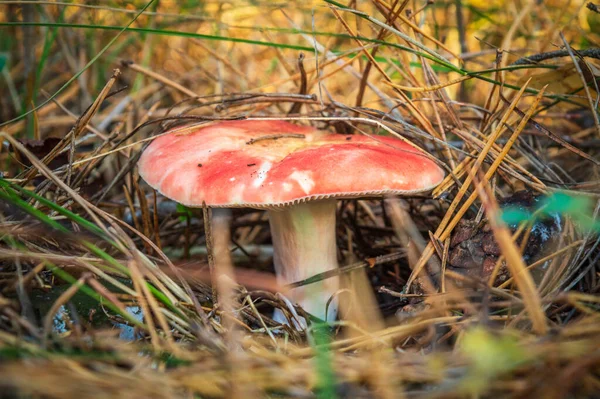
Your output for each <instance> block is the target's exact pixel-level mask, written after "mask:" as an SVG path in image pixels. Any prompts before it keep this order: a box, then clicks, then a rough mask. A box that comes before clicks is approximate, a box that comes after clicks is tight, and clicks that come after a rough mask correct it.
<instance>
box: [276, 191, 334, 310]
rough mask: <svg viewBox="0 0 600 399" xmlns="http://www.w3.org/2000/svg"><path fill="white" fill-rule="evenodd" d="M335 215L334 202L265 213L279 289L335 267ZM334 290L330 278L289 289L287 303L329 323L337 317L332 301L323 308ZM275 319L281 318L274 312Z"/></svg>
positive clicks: (328, 201)
mask: <svg viewBox="0 0 600 399" xmlns="http://www.w3.org/2000/svg"><path fill="white" fill-rule="evenodd" d="M335 213H336V201H335V200H321V201H312V202H307V203H302V204H298V205H293V206H290V207H286V208H284V209H282V210H271V211H269V223H270V225H271V236H272V239H273V262H274V264H275V272H276V273H277V280H278V282H279V283H280V284H281V285H284V284H290V283H293V282H296V281H301V280H304V279H307V278H309V277H312V276H314V275H316V274H319V273H323V272H326V271H328V270H332V269H335V268H337V267H338V262H337V252H336V241H335V239H336V236H335ZM338 288H339V278H338V277H331V278H328V279H325V280H323V281H320V282H317V283H313V284H308V285H306V286H302V287H298V288H293V289H292V290H291V291H290V294H289V299H291V300H292V302H295V303H298V304H299V305H300V306H301V307H302V308H303V309H304V310H306V311H307V312H308V313H310V314H311V315H313V316H315V317H318V318H320V319H322V320H327V321H333V320H335V317H336V315H337V302H336V301H335V300H332V301H331V302H330V304H329V307H328V308H327V301H328V300H329V298H330V297H331V296H332V295H333V294H335V292H336V291H337V290H338ZM326 308H327V311H326ZM275 318H276V319H280V318H282V315H281V314H280V313H277V312H276V313H275ZM278 321H282V320H278ZM301 322H303V320H302V321H301Z"/></svg>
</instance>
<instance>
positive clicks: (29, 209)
mask: <svg viewBox="0 0 600 399" xmlns="http://www.w3.org/2000/svg"><path fill="white" fill-rule="evenodd" d="M1 182H2V179H0V184H1ZM6 189H7V187H6V186H4V191H3V190H0V199H3V200H5V201H7V202H10V203H12V204H14V205H16V206H17V207H19V208H20V209H22V210H23V211H25V212H26V213H28V214H30V215H31V216H33V217H35V218H36V219H38V220H40V221H42V222H43V223H45V224H47V225H48V226H50V227H52V228H54V229H56V230H58V231H60V232H61V233H65V234H72V231H70V230H69V229H67V228H66V227H65V226H63V225H61V224H60V223H58V222H57V221H55V220H53V219H52V218H50V217H49V216H48V215H46V214H45V213H43V212H42V211H40V210H39V209H36V208H34V207H33V206H31V205H30V204H28V203H27V202H26V201H23V200H22V199H21V198H19V197H18V196H17V195H16V192H14V191H13V192H12V195H11V192H10V191H8V190H6ZM9 189H10V187H9ZM54 205H55V206H56V207H58V208H61V207H59V206H58V205H56V204H54ZM61 209H63V210H64V208H61ZM64 211H66V210H64ZM66 212H68V211H66ZM79 219H81V218H79ZM83 220H85V219H83ZM86 222H87V221H86ZM88 223H89V222H88ZM81 243H82V245H84V246H85V247H86V248H87V249H89V250H90V251H91V252H92V253H93V254H94V255H96V256H98V257H99V258H101V259H102V260H104V261H106V262H107V263H108V264H109V265H110V266H112V267H114V268H115V269H116V270H117V271H120V272H121V273H124V274H125V275H126V276H129V277H131V271H130V270H129V269H128V268H127V267H126V266H124V265H122V264H121V263H120V262H119V261H118V260H116V259H115V258H114V257H112V256H111V255H109V254H108V253H106V252H105V251H103V250H102V249H100V248H99V247H97V246H96V245H94V244H93V243H91V242H89V241H86V240H81ZM146 284H147V285H148V289H149V290H150V292H152V294H153V295H154V296H155V297H156V299H158V300H159V301H160V302H161V303H162V304H164V305H165V306H167V307H168V308H169V309H170V310H171V311H173V312H175V313H176V314H177V315H179V316H183V314H182V313H181V311H180V310H179V309H177V308H176V307H175V306H174V305H173V304H172V303H171V301H170V300H169V298H168V297H167V296H166V295H165V294H163V293H162V292H161V291H160V290H158V289H157V288H156V287H154V285H152V284H151V283H149V282H146Z"/></svg>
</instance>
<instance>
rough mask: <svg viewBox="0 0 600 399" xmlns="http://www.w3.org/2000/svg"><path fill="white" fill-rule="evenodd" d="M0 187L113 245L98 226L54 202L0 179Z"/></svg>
mask: <svg viewBox="0 0 600 399" xmlns="http://www.w3.org/2000/svg"><path fill="white" fill-rule="evenodd" d="M0 187H3V188H5V189H6V190H7V191H9V192H10V190H13V191H15V196H16V191H18V192H20V193H22V194H25V195H27V196H28V197H30V198H34V199H35V200H36V201H38V202H40V203H42V204H43V205H45V206H47V207H48V208H50V209H52V210H53V211H56V212H58V213H60V214H61V215H63V216H65V217H67V218H69V219H70V220H71V221H73V222H75V223H77V224H78V225H80V226H81V227H83V228H84V229H86V230H88V231H89V232H91V233H94V234H96V235H97V236H99V237H100V238H102V239H104V240H106V241H108V242H109V243H111V244H113V245H114V242H112V241H111V240H109V239H108V237H106V234H104V231H103V230H102V229H101V228H99V227H98V226H96V225H95V224H93V223H92V222H90V221H89V220H87V219H84V218H82V217H81V216H79V215H77V214H75V213H73V212H71V211H69V210H67V209H65V208H63V207H62V206H60V205H57V204H55V203H54V202H52V201H50V200H48V199H46V198H44V197H42V196H40V195H38V194H36V193H34V192H33V191H29V190H27V189H25V188H23V187H21V186H19V185H16V184H12V183H10V182H8V181H6V180H5V179H2V178H0ZM34 209H35V208H34Z"/></svg>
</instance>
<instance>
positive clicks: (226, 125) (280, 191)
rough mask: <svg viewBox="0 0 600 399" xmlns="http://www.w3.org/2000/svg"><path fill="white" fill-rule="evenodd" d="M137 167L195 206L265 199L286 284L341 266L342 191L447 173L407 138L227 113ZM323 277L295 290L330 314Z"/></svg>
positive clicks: (171, 137)
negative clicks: (338, 219)
mask: <svg viewBox="0 0 600 399" xmlns="http://www.w3.org/2000/svg"><path fill="white" fill-rule="evenodd" d="M139 172H140V175H141V176H142V177H143V178H144V180H146V182H147V183H148V184H149V185H150V186H152V187H153V188H155V189H156V190H158V191H159V192H160V193H162V194H163V195H165V196H166V197H169V198H171V199H173V200H175V201H178V202H180V203H181V204H183V205H186V206H189V207H200V206H202V203H203V202H204V203H205V204H206V205H207V206H210V207H226V208H235V207H251V208H262V209H266V210H267V211H268V213H269V222H270V226H271V235H272V240H273V247H274V264H275V271H276V273H277V277H278V281H279V282H280V283H281V284H288V283H292V282H296V281H300V280H304V279H306V278H309V277H311V276H314V275H316V274H319V273H323V272H326V271H328V270H332V269H335V268H337V266H338V261H337V251H336V234H335V231H336V229H335V215H336V199H338V198H358V197H376V196H383V195H388V194H390V195H393V194H397V195H403V194H404V195H406V194H412V193H418V192H423V191H427V190H430V189H432V188H433V187H435V186H436V185H437V184H439V183H440V182H441V180H442V179H443V177H444V173H443V171H442V170H441V169H440V167H438V166H437V165H436V164H435V163H434V162H433V161H431V160H430V159H429V158H427V157H426V156H425V155H424V154H423V153H422V152H421V151H420V150H418V149H416V148H414V147H413V146H411V145H409V144H407V143H405V142H404V141H402V140H399V139H395V138H390V137H383V136H375V137H368V136H364V135H351V136H348V135H341V134H335V133H330V132H327V131H321V130H316V129H314V128H312V127H304V126H298V125H294V124H291V123H288V122H283V121H277V120H269V121H256V120H255V121H252V120H247V121H227V122H220V123H216V124H212V125H209V126H205V127H204V126H201V127H191V128H188V129H185V130H184V131H181V132H174V133H171V134H166V135H163V136H161V137H159V138H157V139H156V140H154V141H153V142H152V143H151V144H150V145H149V146H148V148H147V149H146V150H145V151H144V153H143V154H142V156H141V158H140V161H139ZM321 284H322V285H321V287H320V288H319V289H318V290H316V289H311V286H310V285H307V286H303V287H298V288H294V289H293V290H291V291H290V296H291V297H290V299H291V300H292V301H293V302H296V303H298V304H300V305H301V306H302V307H303V309H304V310H306V311H307V312H308V313H310V314H312V315H313V316H316V317H318V318H320V319H326V320H329V321H332V320H333V319H334V318H335V316H336V314H337V304H336V303H335V301H332V303H331V304H330V306H329V311H328V312H327V313H326V304H327V302H328V300H329V299H330V297H331V296H332V295H334V294H335V293H336V291H337V290H338V289H339V279H338V278H337V277H334V278H329V279H325V280H323V281H322V282H321ZM309 290H310V291H311V292H310V293H309V292H308V291H309ZM316 291H318V292H316ZM309 294H310V295H309Z"/></svg>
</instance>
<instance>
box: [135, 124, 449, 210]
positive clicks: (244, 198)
mask: <svg viewBox="0 0 600 399" xmlns="http://www.w3.org/2000/svg"><path fill="white" fill-rule="evenodd" d="M139 171H140V175H141V176H142V177H143V178H144V180H146V182H147V183H148V184H150V185H151V186H152V187H154V188H155V189H156V190H158V191H159V192H161V193H162V194H163V195H165V196H167V197H169V198H171V199H173V200H175V201H177V202H180V203H182V204H184V205H187V206H191V207H194V206H196V207H197V206H201V205H202V202H205V203H206V205H208V206H212V207H255V208H274V207H280V206H286V205H292V204H294V203H299V202H304V201H311V200H318V199H324V198H356V197H364V196H379V195H383V194H409V193H417V192H422V191H428V190H430V189H432V188H434V187H435V186H436V185H438V184H439V183H440V182H441V181H442V179H443V178H444V172H443V171H442V169H441V168H440V167H439V166H438V165H436V164H435V163H434V162H433V161H431V160H430V159H428V158H427V157H426V156H424V155H423V153H422V152H421V151H420V150H419V149H417V148H414V147H412V146H411V145H409V144H407V143H405V142H404V141H402V140H399V139H395V138H390V137H383V136H375V137H368V136H364V135H352V136H347V135H341V134H335V133H330V132H326V131H321V130H316V129H314V128H312V127H303V126H298V125H294V124H291V123H288V122H283V121H277V120H273V121H249V120H248V121H228V122H221V123H217V124H213V125H210V126H206V127H190V128H187V129H184V130H181V131H178V132H173V133H171V134H166V135H164V136H161V137H159V138H157V139H156V140H154V141H153V142H152V143H151V144H150V145H149V146H148V148H147V149H146V150H145V151H144V153H143V154H142V156H141V158H140V161H139Z"/></svg>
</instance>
